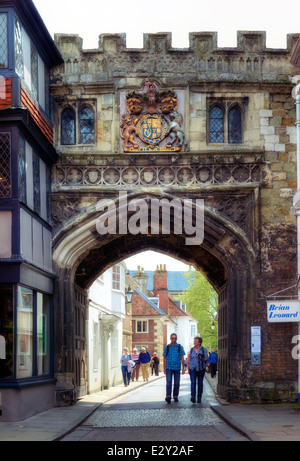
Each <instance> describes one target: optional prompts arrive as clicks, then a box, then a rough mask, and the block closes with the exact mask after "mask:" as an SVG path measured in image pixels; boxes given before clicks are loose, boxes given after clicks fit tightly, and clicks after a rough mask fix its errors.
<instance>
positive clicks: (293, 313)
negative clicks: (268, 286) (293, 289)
mask: <svg viewBox="0 0 300 461" xmlns="http://www.w3.org/2000/svg"><path fill="white" fill-rule="evenodd" d="M267 305H268V311H267V312H268V314H267V315H268V322H300V313H299V312H300V302H299V301H288V300H284V301H280V302H279V301H270V302H268V303H267Z"/></svg>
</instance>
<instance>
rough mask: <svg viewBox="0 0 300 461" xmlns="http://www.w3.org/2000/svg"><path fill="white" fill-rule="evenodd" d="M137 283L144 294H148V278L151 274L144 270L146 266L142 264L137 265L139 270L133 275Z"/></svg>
mask: <svg viewBox="0 0 300 461" xmlns="http://www.w3.org/2000/svg"><path fill="white" fill-rule="evenodd" d="M133 277H134V278H135V280H136V281H137V283H138V284H139V286H140V289H141V292H142V293H143V295H145V296H148V292H147V280H148V278H149V276H148V275H147V274H146V273H145V272H144V268H143V267H142V268H141V266H137V272H136V273H135V274H134V276H133Z"/></svg>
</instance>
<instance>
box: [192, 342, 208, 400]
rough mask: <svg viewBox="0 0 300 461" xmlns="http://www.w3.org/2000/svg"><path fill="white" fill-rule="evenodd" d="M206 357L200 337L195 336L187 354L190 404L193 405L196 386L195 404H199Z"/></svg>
mask: <svg viewBox="0 0 300 461" xmlns="http://www.w3.org/2000/svg"><path fill="white" fill-rule="evenodd" d="M207 357H208V354H207V349H206V348H205V347H202V338H200V336H196V337H195V338H194V347H192V348H191V350H190V353H189V361H188V371H189V375H190V380H191V402H193V403H196V387H197V384H198V390H197V402H198V403H201V398H202V393H203V379H204V375H205V369H206V365H207Z"/></svg>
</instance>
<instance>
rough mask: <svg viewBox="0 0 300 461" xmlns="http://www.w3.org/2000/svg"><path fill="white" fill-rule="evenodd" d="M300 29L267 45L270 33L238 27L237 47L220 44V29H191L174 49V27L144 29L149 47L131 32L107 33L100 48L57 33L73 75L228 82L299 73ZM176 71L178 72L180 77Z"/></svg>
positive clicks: (67, 70)
mask: <svg viewBox="0 0 300 461" xmlns="http://www.w3.org/2000/svg"><path fill="white" fill-rule="evenodd" d="M297 38H298V34H288V35H287V46H286V48H285V49H273V48H267V47H266V33H265V32H260V31H259V32H251V31H238V32H237V46H236V47H232V48H220V47H218V34H217V32H191V33H190V34H189V47H188V48H182V49H179V48H173V47H172V34H171V33H169V32H164V33H156V34H144V40H143V48H127V47H126V35H125V34H101V35H100V36H99V42H98V49H92V50H90V49H89V50H85V49H83V47H82V46H83V41H82V39H81V38H80V37H79V35H67V34H56V35H55V42H56V45H57V47H58V48H59V50H60V52H61V53H62V55H63V57H64V59H65V64H64V67H63V66H61V68H60V69H59V71H60V73H62V74H63V75H65V78H66V79H67V80H68V79H70V76H72V78H71V80H72V82H75V81H76V80H75V77H74V76H75V75H77V79H78V81H81V82H87V81H88V80H89V79H90V80H93V79H94V78H96V79H98V80H103V79H109V78H128V77H129V76H130V77H143V76H148V77H151V76H154V75H156V76H160V77H161V78H168V77H169V78H170V77H171V78H172V81H174V80H175V81H176V80H177V81H180V78H182V77H183V76H184V78H186V77H188V78H189V79H196V80H199V81H203V80H207V79H210V80H213V81H214V80H218V81H219V80H225V81H226V80H227V81H232V80H235V81H272V82H274V81H278V80H280V81H284V80H286V79H288V77H289V76H290V75H291V74H292V73H293V67H292V65H291V63H290V56H291V53H292V52H293V49H294V47H295V45H296V41H297ZM175 75H176V77H175Z"/></svg>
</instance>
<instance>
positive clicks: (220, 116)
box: [209, 106, 224, 143]
mask: <svg viewBox="0 0 300 461" xmlns="http://www.w3.org/2000/svg"><path fill="white" fill-rule="evenodd" d="M209 142H213V143H222V142H224V113H223V111H222V109H221V108H220V107H218V106H214V107H212V108H211V109H210V111H209Z"/></svg>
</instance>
